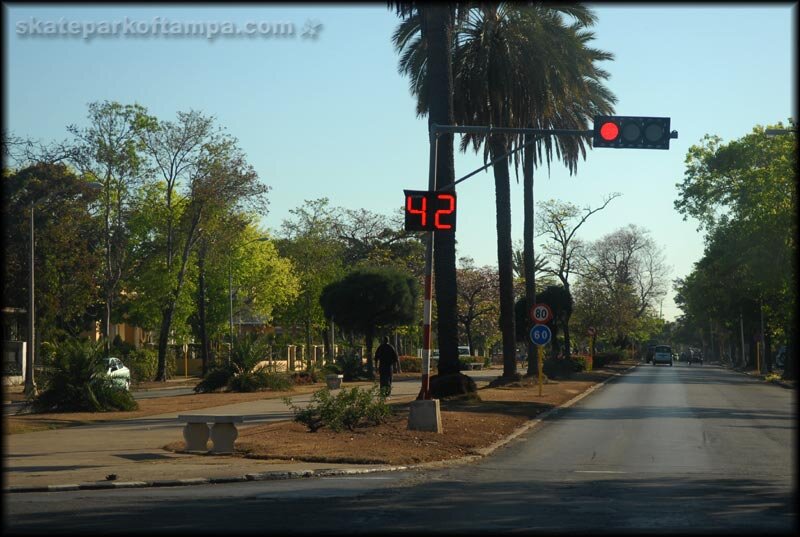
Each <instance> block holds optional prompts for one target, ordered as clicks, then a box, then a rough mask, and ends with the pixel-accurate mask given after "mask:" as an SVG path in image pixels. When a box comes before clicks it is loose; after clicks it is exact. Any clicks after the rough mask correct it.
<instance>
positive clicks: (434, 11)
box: [393, 3, 463, 376]
mask: <svg viewBox="0 0 800 537" xmlns="http://www.w3.org/2000/svg"><path fill="white" fill-rule="evenodd" d="M395 5H396V6H397V12H398V14H399V15H401V16H402V17H403V18H404V19H405V21H404V22H403V23H402V24H401V25H400V27H399V28H398V29H397V31H396V32H395V34H394V37H393V40H394V43H395V47H396V49H397V50H398V51H403V50H405V51H404V52H403V53H402V57H401V60H400V72H401V73H405V74H408V75H409V76H410V77H411V91H412V93H414V94H415V95H416V96H417V114H418V115H420V116H422V115H425V114H428V125H429V127H430V125H433V124H436V125H454V124H455V116H454V112H453V93H454V85H453V62H452V49H453V40H454V37H455V35H454V22H455V20H456V16H457V14H460V13H462V12H463V9H462V8H461V7H457V6H458V5H457V4H417V3H397V4H395ZM436 147H438V153H437V155H435V158H434V155H432V156H431V157H432V158H431V162H434V161H435V162H436V163H437V164H436V176H437V187H442V186H445V185H450V184H452V183H453V182H455V161H454V156H453V135H452V134H443V135H440V136H439V138H438V144H437V145H436ZM432 240H434V250H433V251H434V260H433V261H434V271H435V272H434V275H435V277H434V285H435V289H436V309H437V338H438V343H439V375H442V376H445V375H454V374H456V375H457V374H459V372H460V367H461V366H460V362H459V359H458V304H457V301H458V298H457V283H456V249H455V240H456V239H455V234H454V233H437V234H435V235H433V237H432Z"/></svg>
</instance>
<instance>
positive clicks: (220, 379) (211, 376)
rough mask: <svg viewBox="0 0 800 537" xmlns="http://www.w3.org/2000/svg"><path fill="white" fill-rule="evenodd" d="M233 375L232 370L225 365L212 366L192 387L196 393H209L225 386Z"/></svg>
mask: <svg viewBox="0 0 800 537" xmlns="http://www.w3.org/2000/svg"><path fill="white" fill-rule="evenodd" d="M232 377H233V370H232V369H231V368H230V367H229V366H227V365H224V366H220V367H215V368H212V369H210V370H209V371H208V373H206V376H205V378H203V380H201V381H200V382H199V383H198V384H197V386H195V387H194V391H195V392H196V393H210V392H215V391H217V390H220V389H222V388H225V387H226V386H227V385H228V382H230V380H231V378H232Z"/></svg>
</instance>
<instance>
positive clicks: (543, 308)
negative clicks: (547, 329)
mask: <svg viewBox="0 0 800 537" xmlns="http://www.w3.org/2000/svg"><path fill="white" fill-rule="evenodd" d="M529 313H530V317H531V321H533V322H534V323H536V324H545V323H547V322H548V321H549V320H550V319H552V318H553V310H551V309H550V306H548V305H547V304H534V305H533V307H532V308H531V311H530V312H529Z"/></svg>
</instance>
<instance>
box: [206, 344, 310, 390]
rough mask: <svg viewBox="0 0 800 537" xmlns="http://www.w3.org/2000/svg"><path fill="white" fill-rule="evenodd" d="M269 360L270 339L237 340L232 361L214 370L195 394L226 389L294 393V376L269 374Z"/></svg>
mask: <svg viewBox="0 0 800 537" xmlns="http://www.w3.org/2000/svg"><path fill="white" fill-rule="evenodd" d="M266 358H267V344H266V340H265V339H263V338H257V337H245V338H241V339H237V340H234V345H233V349H232V351H231V362H230V364H225V365H222V366H219V367H215V368H213V369H211V370H210V371H209V372H208V374H207V375H206V377H205V378H204V379H203V380H201V381H200V382H199V383H198V384H197V386H195V387H194V391H195V392H197V393H209V392H214V391H217V390H221V389H223V388H225V389H227V390H229V391H233V392H254V391H259V390H274V391H285V390H291V389H292V387H293V386H294V384H295V382H294V379H293V377H292V376H291V375H289V374H287V373H279V372H273V371H268V370H267V369H266V368H265V367H263V363H262V362H263V361H264V360H266Z"/></svg>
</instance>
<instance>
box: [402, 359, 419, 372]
mask: <svg viewBox="0 0 800 537" xmlns="http://www.w3.org/2000/svg"><path fill="white" fill-rule="evenodd" d="M400 370H401V371H402V372H403V373H419V372H421V371H422V358H417V357H416V356H401V357H400Z"/></svg>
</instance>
